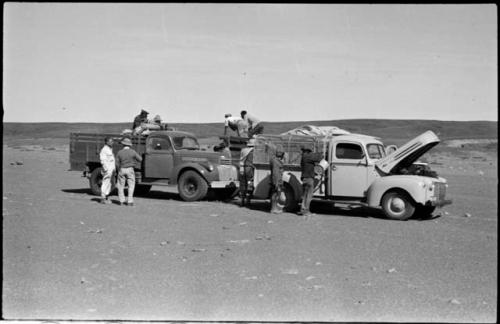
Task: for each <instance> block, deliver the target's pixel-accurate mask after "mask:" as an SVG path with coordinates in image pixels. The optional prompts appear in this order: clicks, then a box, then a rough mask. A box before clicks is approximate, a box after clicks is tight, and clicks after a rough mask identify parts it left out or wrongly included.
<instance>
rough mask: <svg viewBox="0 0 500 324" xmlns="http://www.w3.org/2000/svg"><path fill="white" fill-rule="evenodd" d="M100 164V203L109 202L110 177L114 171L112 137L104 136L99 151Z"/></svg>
mask: <svg viewBox="0 0 500 324" xmlns="http://www.w3.org/2000/svg"><path fill="white" fill-rule="evenodd" d="M99 159H100V160H101V165H102V172H101V173H102V184H101V203H102V204H110V203H111V201H110V200H109V193H110V192H111V179H112V177H113V174H114V172H115V155H114V154H113V138H111V137H106V138H105V139H104V146H103V147H102V149H101V151H100V153H99Z"/></svg>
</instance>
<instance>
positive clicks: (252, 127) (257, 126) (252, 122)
mask: <svg viewBox="0 0 500 324" xmlns="http://www.w3.org/2000/svg"><path fill="white" fill-rule="evenodd" d="M240 115H241V118H243V120H244V121H245V122H246V123H247V124H248V138H252V137H253V136H254V135H258V134H263V133H264V124H263V123H262V122H261V121H260V119H258V118H257V117H254V116H252V115H250V114H249V113H247V111H246V110H242V111H241V112H240Z"/></svg>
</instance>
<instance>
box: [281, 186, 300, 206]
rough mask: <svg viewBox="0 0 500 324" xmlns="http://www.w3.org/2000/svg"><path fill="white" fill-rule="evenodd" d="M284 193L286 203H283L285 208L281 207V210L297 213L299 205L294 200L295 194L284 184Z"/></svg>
mask: <svg viewBox="0 0 500 324" xmlns="http://www.w3.org/2000/svg"><path fill="white" fill-rule="evenodd" d="M284 191H285V197H286V202H285V207H283V209H284V210H285V211H286V212H290V213H295V212H297V211H298V210H299V203H298V201H297V199H295V194H294V192H293V189H292V187H291V186H289V185H287V184H285V186H284Z"/></svg>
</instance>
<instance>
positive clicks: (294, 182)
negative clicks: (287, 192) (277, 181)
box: [283, 172, 302, 200]
mask: <svg viewBox="0 0 500 324" xmlns="http://www.w3.org/2000/svg"><path fill="white" fill-rule="evenodd" d="M283 182H284V183H287V184H288V185H289V186H290V188H292V191H293V195H294V196H295V199H296V200H300V199H302V182H301V181H300V180H299V179H298V178H297V177H296V176H295V175H294V174H293V173H291V172H283Z"/></svg>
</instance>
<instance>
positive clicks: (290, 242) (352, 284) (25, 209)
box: [2, 139, 498, 323]
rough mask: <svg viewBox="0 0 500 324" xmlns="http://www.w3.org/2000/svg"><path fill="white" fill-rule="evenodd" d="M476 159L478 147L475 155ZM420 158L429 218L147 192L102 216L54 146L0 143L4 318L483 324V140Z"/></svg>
mask: <svg viewBox="0 0 500 324" xmlns="http://www.w3.org/2000/svg"><path fill="white" fill-rule="evenodd" d="M486 145H489V146H488V149H485V146H486ZM493 145H494V149H492V147H491V143H483V142H474V141H472V142H471V141H463V142H460V143H457V142H453V143H448V144H447V143H441V144H440V145H438V147H436V148H434V149H433V150H432V151H431V152H429V153H428V154H427V155H426V156H425V159H426V161H427V162H428V163H429V164H430V166H431V167H432V169H434V170H435V171H437V172H438V173H439V175H440V176H442V177H444V178H446V179H447V180H448V183H449V188H448V196H449V198H451V199H453V204H451V205H448V206H445V207H444V208H442V209H439V210H437V211H436V212H435V213H434V217H433V218H432V219H429V220H422V219H411V220H408V221H403V222H402V221H390V220H387V219H384V218H383V217H382V213H381V212H380V211H378V210H372V209H366V208H353V209H349V208H344V207H342V206H337V207H335V208H331V206H329V205H328V204H324V203H319V202H318V203H315V204H314V205H313V211H314V212H315V213H316V215H315V216H314V217H312V218H311V219H309V220H304V219H303V218H301V217H298V216H297V215H295V214H291V213H283V214H280V215H273V214H270V213H269V212H268V210H269V202H268V201H256V202H254V203H253V204H252V206H251V207H249V208H241V207H239V206H238V204H237V200H234V201H232V202H219V201H201V202H194V203H187V202H184V201H182V200H180V198H179V196H178V195H177V193H176V191H175V190H172V189H170V188H164V187H153V190H152V191H151V192H150V193H149V194H148V195H147V196H144V197H136V199H135V203H136V206H134V207H122V206H119V205H117V204H116V201H117V197H116V196H113V197H112V199H113V200H114V201H115V203H114V204H112V205H102V204H99V203H98V199H97V197H95V196H92V195H91V194H90V191H89V188H88V181H87V180H86V179H85V178H82V177H81V173H79V172H74V171H68V168H69V163H68V156H69V150H68V145H67V144H64V143H61V142H59V141H51V139H43V140H39V141H38V142H37V144H36V145H33V141H32V142H31V143H28V142H17V143H9V142H4V145H3V290H2V292H3V295H2V315H3V319H6V320H161V321H169V320H174V321H176V320H186V321H197V320H203V321H236V320H238V321H335V322H339V321H357V322H360V321H362V322H366V321H368V322H373V321H377V322H466V323H471V322H476V323H488V322H489V323H493V322H496V321H497V297H498V296H497V294H498V291H497V272H498V268H497V266H498V257H497V255H498V250H497V247H498V236H497V233H498V214H497V212H498V209H497V208H498V206H497V194H498V192H497V186H498V174H497V149H496V143H493Z"/></svg>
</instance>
